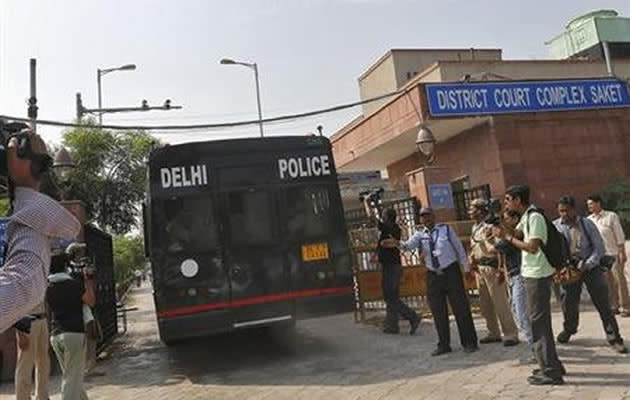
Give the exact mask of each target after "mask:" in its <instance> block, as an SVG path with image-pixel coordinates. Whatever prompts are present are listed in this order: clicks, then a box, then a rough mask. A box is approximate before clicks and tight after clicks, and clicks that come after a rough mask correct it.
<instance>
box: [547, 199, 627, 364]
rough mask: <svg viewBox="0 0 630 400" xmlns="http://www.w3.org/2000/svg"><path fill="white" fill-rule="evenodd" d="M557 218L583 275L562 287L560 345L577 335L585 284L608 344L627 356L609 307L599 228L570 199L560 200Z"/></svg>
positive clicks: (613, 315) (561, 231) (576, 264)
mask: <svg viewBox="0 0 630 400" xmlns="http://www.w3.org/2000/svg"><path fill="white" fill-rule="evenodd" d="M558 215H559V216H560V218H558V219H556V220H555V221H553V223H554V224H555V226H556V228H557V229H558V231H559V232H560V233H562V235H563V236H564V238H565V239H566V241H567V244H568V245H569V254H570V256H571V264H572V267H573V268H576V269H578V270H580V272H581V273H582V276H581V278H580V280H579V281H577V282H574V283H572V284H569V285H564V286H563V290H562V314H563V315H564V330H563V331H562V332H560V333H559V334H558V337H557V339H558V342H560V343H568V342H569V339H570V338H571V335H574V334H575V333H577V328H578V323H579V317H580V314H579V313H580V295H581V293H582V284H583V283H584V284H586V289H587V290H588V294H589V295H590V297H591V300H592V301H593V304H594V305H595V308H596V309H597V312H598V313H599V316H600V318H601V320H602V324H603V326H604V332H606V339H607V340H608V343H609V344H610V345H611V346H612V347H613V349H615V350H616V351H617V352H618V353H627V352H628V349H627V348H626V347H625V346H624V344H623V339H622V338H621V335H620V334H619V325H617V320H616V319H615V314H614V313H613V311H612V309H611V307H610V302H609V300H608V285H607V283H606V278H605V276H604V274H603V271H602V268H601V267H600V259H601V257H602V256H604V255H605V254H606V250H605V248H604V242H603V240H602V237H601V236H600V234H599V231H598V229H597V226H595V224H594V223H593V222H592V221H591V220H589V219H588V218H583V217H581V216H579V215H577V214H576V211H575V199H574V198H573V197H571V196H564V197H562V198H560V200H559V201H558Z"/></svg>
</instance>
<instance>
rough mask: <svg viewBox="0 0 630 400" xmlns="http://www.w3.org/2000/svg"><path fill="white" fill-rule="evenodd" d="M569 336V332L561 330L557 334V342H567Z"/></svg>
mask: <svg viewBox="0 0 630 400" xmlns="http://www.w3.org/2000/svg"><path fill="white" fill-rule="evenodd" d="M570 338H571V334H570V333H569V332H567V331H562V332H560V333H559V334H558V337H557V338H556V339H557V340H558V343H562V344H567V343H569V339H570Z"/></svg>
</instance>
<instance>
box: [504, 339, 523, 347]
mask: <svg viewBox="0 0 630 400" xmlns="http://www.w3.org/2000/svg"><path fill="white" fill-rule="evenodd" d="M518 343H519V341H518V340H516V339H508V340H504V341H503V346H505V347H512V346H516V345H517V344H518Z"/></svg>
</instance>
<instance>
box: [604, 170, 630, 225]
mask: <svg viewBox="0 0 630 400" xmlns="http://www.w3.org/2000/svg"><path fill="white" fill-rule="evenodd" d="M601 196H602V206H603V207H604V209H606V210H611V211H615V212H616V213H617V214H619V218H620V219H621V225H622V226H623V229H624V231H625V232H626V234H628V233H629V232H630V178H618V179H615V180H614V181H613V182H612V183H611V184H610V185H608V187H606V189H604V191H602V193H601Z"/></svg>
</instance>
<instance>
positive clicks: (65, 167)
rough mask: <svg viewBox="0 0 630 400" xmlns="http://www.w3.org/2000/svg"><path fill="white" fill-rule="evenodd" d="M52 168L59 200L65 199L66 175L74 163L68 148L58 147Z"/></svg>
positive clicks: (74, 165) (73, 166)
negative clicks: (59, 196)
mask: <svg viewBox="0 0 630 400" xmlns="http://www.w3.org/2000/svg"><path fill="white" fill-rule="evenodd" d="M52 166H53V169H54V170H55V177H56V178H57V179H55V181H57V189H59V192H60V195H61V200H66V191H67V190H68V188H67V185H68V175H70V171H72V170H73V169H74V168H75V167H76V164H75V163H74V162H73V161H72V158H71V157H70V154H69V153H68V150H66V148H65V147H62V148H61V149H59V151H58V152H57V154H56V155H55V159H54V161H53V165H52Z"/></svg>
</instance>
